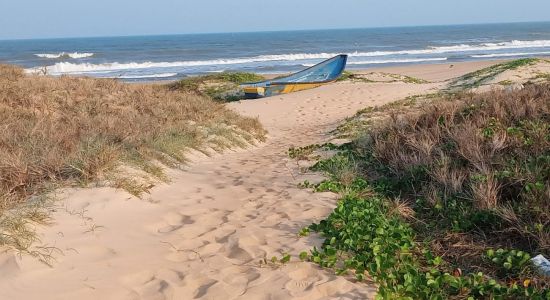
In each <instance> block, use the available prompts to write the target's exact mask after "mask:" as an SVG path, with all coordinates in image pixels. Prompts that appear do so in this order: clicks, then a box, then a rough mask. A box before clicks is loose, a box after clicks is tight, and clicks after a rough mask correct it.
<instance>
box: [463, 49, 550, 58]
mask: <svg viewBox="0 0 550 300" xmlns="http://www.w3.org/2000/svg"><path fill="white" fill-rule="evenodd" d="M546 54H550V51H545V52H522V53H519V52H518V53H493V54H480V55H470V57H474V58H492V57H513V56H530V55H546Z"/></svg>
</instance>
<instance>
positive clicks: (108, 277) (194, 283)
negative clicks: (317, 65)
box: [0, 63, 480, 299]
mask: <svg viewBox="0 0 550 300" xmlns="http://www.w3.org/2000/svg"><path fill="white" fill-rule="evenodd" d="M479 66H480V65H479V64H477V63H467V64H463V65H460V66H459V67H454V68H450V67H449V65H448V64H447V65H433V66H429V67H425V66H415V67H408V68H400V69H399V71H400V72H404V73H406V74H407V75H414V76H417V77H421V78H423V77H424V78H425V79H427V80H430V81H437V82H435V83H427V84H412V83H410V84H407V83H399V82H397V83H368V84H367V83H336V84H332V85H328V86H324V87H321V88H318V89H314V90H309V91H303V92H299V93H294V94H289V95H284V96H279V97H273V98H268V99H260V100H251V101H241V102H238V103H231V104H229V107H231V108H232V109H234V110H236V111H238V112H239V113H242V114H244V115H248V116H257V117H259V119H260V121H261V122H262V123H263V124H264V126H265V128H266V129H267V130H268V131H269V136H268V140H267V142H265V143H263V144H261V145H258V146H255V147H252V148H248V149H244V150H238V151H233V152H227V153H224V154H220V155H215V156H213V157H197V158H196V159H194V162H193V163H192V164H191V165H190V166H188V167H187V168H186V170H184V171H178V170H170V171H169V173H170V176H171V178H172V182H171V183H170V184H164V185H161V186H158V187H155V188H154V189H153V190H152V192H151V193H150V194H149V195H147V196H145V197H144V199H137V198H134V197H131V196H129V195H128V194H126V193H124V192H123V191H118V190H114V189H111V188H92V189H66V190H63V191H60V194H59V195H58V196H59V198H60V199H61V200H60V201H58V208H57V209H56V211H55V213H54V214H53V220H54V223H53V224H51V225H50V226H47V227H40V228H38V230H39V232H40V236H41V238H42V244H43V245H46V246H53V247H55V248H56V249H59V251H54V252H53V253H52V255H53V256H54V257H55V261H53V262H52V266H51V267H49V266H47V265H45V264H43V263H40V262H39V261H37V260H36V259H35V258H33V257H30V256H23V257H19V256H17V255H16V254H14V253H11V252H5V253H2V254H1V255H0V265H1V268H2V273H1V274H0V299H236V298H239V299H360V298H372V297H373V296H374V294H375V291H376V288H375V287H374V286H373V285H372V284H368V283H356V282H352V281H348V280H346V279H345V278H343V277H338V276H335V275H334V274H333V273H331V272H330V271H326V270H321V269H319V268H318V267H317V266H315V265H314V264H310V263H305V262H298V261H295V260H296V259H294V260H293V261H291V262H290V263H288V264H285V265H283V266H279V265H272V266H270V265H264V264H260V263H259V261H260V260H262V259H263V258H264V257H266V258H267V259H268V260H269V259H270V258H271V257H272V256H278V257H280V256H281V255H282V253H290V254H293V255H295V256H296V255H298V254H299V253H300V252H301V251H304V250H309V249H311V247H312V246H314V245H319V242H320V241H319V240H318V239H316V238H315V237H314V236H310V237H304V238H300V237H298V235H297V233H298V231H299V230H300V229H301V228H302V227H303V226H307V225H309V224H311V223H312V222H314V221H318V220H320V219H322V218H323V217H325V216H326V215H327V214H328V213H329V212H330V211H331V210H332V208H333V207H334V206H335V201H336V198H337V197H336V195H334V194H331V193H315V194H314V193H312V192H310V191H308V190H303V189H299V188H297V184H298V183H299V182H302V181H303V180H305V179H308V180H310V181H311V180H315V176H316V175H311V174H301V173H300V172H299V168H298V167H297V166H296V163H295V162H294V161H292V160H290V159H289V158H287V155H286V152H287V149H288V148H289V147H291V146H304V145H308V144H311V143H319V142H324V141H326V140H327V139H330V136H329V135H328V132H329V131H330V130H331V129H333V128H334V127H335V126H336V125H337V124H338V122H340V121H341V120H342V119H344V118H345V117H348V116H351V115H353V114H354V113H355V112H356V111H357V110H358V109H361V108H364V107H367V106H375V105H382V104H385V103H388V102H391V101H394V100H399V99H402V98H404V97H406V96H409V95H414V94H421V93H426V92H430V91H432V90H434V89H437V88H439V87H441V86H442V85H443V84H444V83H443V82H442V80H445V79H448V78H450V77H454V76H458V75H462V74H463V73H465V72H467V71H472V70H474V69H476V68H478V67H479ZM384 71H388V70H384ZM392 72H393V71H392ZM449 74H451V75H449Z"/></svg>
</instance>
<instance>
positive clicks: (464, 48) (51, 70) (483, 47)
mask: <svg viewBox="0 0 550 300" xmlns="http://www.w3.org/2000/svg"><path fill="white" fill-rule="evenodd" d="M544 47H550V40H537V41H517V40H515V41H509V42H502V43H484V44H475V45H467V44H464V45H454V46H441V47H428V48H426V49H413V50H399V51H373V52H353V53H349V56H350V57H351V58H354V57H383V56H389V55H393V56H402V55H431V54H443V53H453V52H473V51H478V52H479V51H494V50H502V49H522V48H544ZM338 54H339V53H291V54H274V55H260V56H254V57H240V58H227V59H214V60H196V61H176V62H130V63H118V62H113V63H103V64H91V63H79V64H78V63H71V62H58V63H56V64H54V65H51V66H48V67H46V69H47V72H48V74H51V75H61V74H87V73H98V72H109V71H123V70H133V69H149V68H182V67H200V66H220V65H238V64H249V63H261V62H276V61H301V60H318V59H327V58H330V57H333V56H336V55H338ZM37 55H38V54H37ZM40 55H42V54H40ZM43 55H49V57H52V58H53V57H54V56H55V57H61V56H60V55H67V56H69V57H73V58H76V57H78V58H81V57H89V56H90V55H93V53H76V52H75V53H68V54H67V53H58V54H43ZM476 55H480V54H476ZM487 55H489V54H487ZM445 59H446V58H445ZM445 59H443V58H422V59H421V58H411V59H405V58H403V59H401V58H394V59H392V60H389V59H388V60H372V61H369V62H368V63H369V64H376V63H379V64H383V63H392V62H393V63H401V62H403V63H405V62H421V61H430V60H432V61H437V60H445ZM359 63H361V62H353V60H352V59H351V60H350V62H349V64H359ZM40 71H41V68H35V69H28V70H27V72H40Z"/></svg>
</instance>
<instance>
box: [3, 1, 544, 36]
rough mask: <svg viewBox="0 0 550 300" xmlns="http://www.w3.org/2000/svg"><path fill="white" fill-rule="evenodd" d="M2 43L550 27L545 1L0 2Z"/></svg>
mask: <svg viewBox="0 0 550 300" xmlns="http://www.w3.org/2000/svg"><path fill="white" fill-rule="evenodd" d="M0 12H1V18H0V39H21V38H56V37H86V36H123V35H151V34H182V33H208V32H246V31H272V30H305V29H332V28H364V27H388V26H419V25H445V24H476V23H502V22H531V21H550V13H548V12H550V1H549V0H522V1H520V2H518V1H517V0H234V1H229V0H156V1H153V0H87V1H79V0H0Z"/></svg>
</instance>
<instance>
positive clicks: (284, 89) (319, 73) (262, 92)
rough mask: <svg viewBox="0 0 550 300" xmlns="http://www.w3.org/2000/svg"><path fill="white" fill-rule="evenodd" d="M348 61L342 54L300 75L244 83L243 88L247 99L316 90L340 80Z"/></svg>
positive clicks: (299, 73)
mask: <svg viewBox="0 0 550 300" xmlns="http://www.w3.org/2000/svg"><path fill="white" fill-rule="evenodd" d="M347 60H348V56H347V55H345V54H340V55H337V56H335V57H333V58H330V59H327V60H325V61H323V62H321V63H319V64H316V65H314V66H313V67H310V68H307V69H305V70H303V71H300V72H298V73H294V74H292V75H289V76H284V77H280V78H275V79H271V80H266V81H261V82H252V83H244V84H242V85H241V88H242V89H243V90H244V93H245V97H246V98H247V99H256V98H261V97H269V96H274V95H279V94H287V93H292V92H297V91H302V90H307V89H311V88H315V87H318V86H321V85H323V84H326V83H329V82H333V81H335V80H336V79H338V77H340V75H342V72H344V69H345V68H346V62H347Z"/></svg>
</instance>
